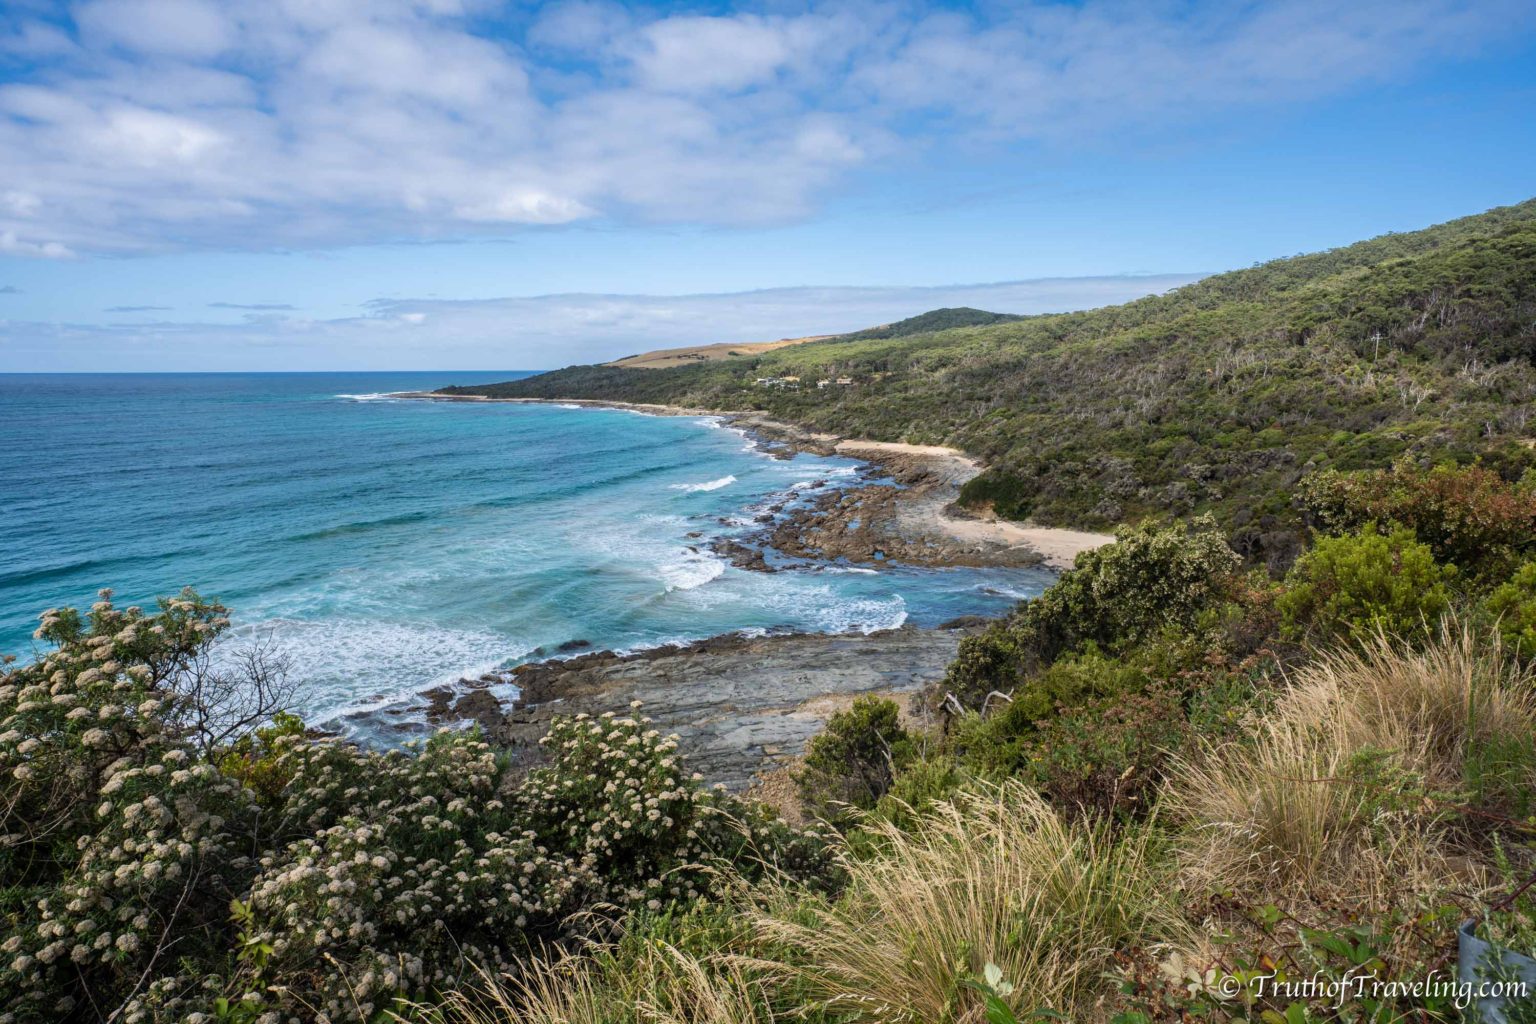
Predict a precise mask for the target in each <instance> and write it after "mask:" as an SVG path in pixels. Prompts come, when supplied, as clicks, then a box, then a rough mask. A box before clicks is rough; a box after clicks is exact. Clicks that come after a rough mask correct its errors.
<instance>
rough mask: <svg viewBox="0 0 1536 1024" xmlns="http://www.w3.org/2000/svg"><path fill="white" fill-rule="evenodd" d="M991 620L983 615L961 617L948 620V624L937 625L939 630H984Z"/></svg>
mask: <svg viewBox="0 0 1536 1024" xmlns="http://www.w3.org/2000/svg"><path fill="white" fill-rule="evenodd" d="M991 623H992V620H991V619H989V618H987V617H986V616H985V615H961V616H959V617H957V618H953V619H950V620H949V621H948V622H941V623H939V628H940V629H951V630H956V629H985V628H986V627H987V626H989V625H991Z"/></svg>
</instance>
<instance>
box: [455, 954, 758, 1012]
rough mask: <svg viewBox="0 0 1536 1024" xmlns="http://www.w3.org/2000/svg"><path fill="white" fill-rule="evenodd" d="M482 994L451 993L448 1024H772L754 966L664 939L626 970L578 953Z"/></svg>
mask: <svg viewBox="0 0 1536 1024" xmlns="http://www.w3.org/2000/svg"><path fill="white" fill-rule="evenodd" d="M480 988H481V991H480V992H479V993H478V994H466V993H463V992H460V993H455V994H453V995H451V996H449V998H448V1000H447V1001H446V1002H445V1003H443V1004H441V1005H440V1006H439V1007H437V1008H436V1009H437V1012H439V1013H440V1014H442V1017H443V1020H444V1022H445V1024H619V1022H631V1021H633V1022H642V1021H643V1022H647V1024H770V1022H771V1020H772V1016H771V1014H770V1012H769V1010H768V1009H767V1006H768V1003H769V992H768V990H767V988H766V985H765V983H764V981H763V980H762V979H761V978H760V977H756V976H754V975H753V974H752V973H751V972H750V970H749V969H748V965H747V962H746V961H744V960H741V959H740V958H737V957H734V956H730V955H728V954H719V955H713V956H709V957H705V958H700V957H696V956H694V955H692V954H689V953H687V952H684V951H683V950H680V949H677V948H676V947H674V946H670V945H668V944H666V943H663V942H656V943H652V944H649V945H647V946H646V947H645V948H644V950H643V951H642V952H641V953H640V954H639V955H638V956H636V957H633V958H629V957H626V958H625V960H624V961H623V964H622V966H619V965H618V964H617V963H616V962H615V961H613V960H604V959H599V958H598V957H594V956H584V955H571V956H565V957H561V958H558V959H532V960H529V961H528V962H527V963H526V964H525V965H524V969H523V971H522V973H521V974H519V975H505V976H503V977H501V978H491V977H486V978H485V979H484V984H483V985H481V986H480Z"/></svg>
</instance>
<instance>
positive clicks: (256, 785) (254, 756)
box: [218, 711, 304, 807]
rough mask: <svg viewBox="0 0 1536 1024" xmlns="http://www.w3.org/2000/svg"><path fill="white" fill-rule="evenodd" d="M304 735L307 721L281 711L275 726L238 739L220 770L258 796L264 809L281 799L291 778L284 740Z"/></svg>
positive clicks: (275, 717)
mask: <svg viewBox="0 0 1536 1024" xmlns="http://www.w3.org/2000/svg"><path fill="white" fill-rule="evenodd" d="M303 735H304V720H303V719H302V718H300V717H299V716H298V715H295V714H290V713H289V712H286V711H279V712H277V713H276V714H275V715H273V716H272V724H271V725H266V726H262V727H260V728H258V729H255V730H253V731H251V732H248V733H246V734H245V735H243V736H239V737H237V738H236V739H235V740H234V742H232V743H231V744H230V745H229V747H228V749H227V750H226V751H224V752H223V753H222V754H221V755H220V756H219V759H218V764H219V770H220V771H222V772H223V773H224V774H225V775H227V776H229V777H230V778H231V779H234V780H235V781H236V782H239V783H240V784H241V785H243V786H245V787H246V788H247V789H249V790H251V791H252V792H253V793H255V794H256V798H257V799H258V800H259V801H260V802H261V803H262V805H263V806H268V807H270V806H273V805H275V804H277V802H278V801H279V800H280V799H281V798H282V793H283V790H284V789H286V788H287V787H288V783H289V782H290V781H292V776H291V775H290V774H289V773H288V771H287V769H286V768H285V767H284V765H283V764H282V763H281V760H280V755H281V753H282V750H283V746H284V744H283V742H282V741H283V740H285V739H288V738H290V737H297V736H303Z"/></svg>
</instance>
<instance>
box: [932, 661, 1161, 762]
mask: <svg viewBox="0 0 1536 1024" xmlns="http://www.w3.org/2000/svg"><path fill="white" fill-rule="evenodd" d="M1149 683H1150V680H1149V679H1148V677H1147V675H1146V674H1145V673H1144V672H1142V671H1141V670H1140V669H1139V668H1136V667H1134V666H1131V665H1127V664H1125V663H1124V662H1122V661H1120V660H1118V659H1115V658H1108V657H1105V656H1104V655H1102V654H1100V653H1099V652H1098V651H1097V650H1089V651H1088V652H1086V653H1084V654H1081V655H1072V656H1070V657H1067V658H1063V659H1062V660H1061V661H1058V662H1056V663H1055V664H1054V665H1052V666H1050V667H1049V668H1047V669H1045V670H1044V671H1043V672H1040V673H1039V674H1037V675H1035V676H1032V677H1030V678H1029V679H1028V680H1026V681H1025V682H1023V683H1021V684H1020V686H1019V687H1018V688H1017V689H1015V690H1014V691H1013V693H1012V700H1010V701H997V702H995V703H994V705H993V707H994V710H993V711H992V713H991V714H990V715H987V716H985V717H983V716H981V715H979V714H970V715H967V716H965V718H964V719H962V720H960V721H959V722H958V723H956V725H955V727H954V729H953V731H952V734H951V744H950V745H951V747H952V748H953V749H954V750H956V751H958V752H959V756H960V758H961V761H962V763H963V764H964V765H965V766H966V768H968V769H969V770H971V771H973V772H977V773H979V774H986V775H1012V774H1016V773H1018V772H1021V771H1027V770H1028V769H1029V766H1030V762H1031V759H1032V758H1033V757H1034V756H1035V755H1036V752H1037V747H1038V742H1037V741H1038V737H1039V734H1040V731H1041V728H1042V727H1043V725H1044V723H1045V721H1046V720H1048V719H1052V718H1054V717H1055V716H1057V715H1059V714H1062V713H1064V712H1066V711H1069V710H1072V709H1076V708H1080V707H1082V706H1084V705H1087V704H1097V703H1098V702H1099V701H1100V700H1102V699H1104V698H1119V697H1123V696H1127V695H1131V694H1137V693H1140V692H1142V691H1143V690H1145V689H1146V688H1147V686H1148V685H1149Z"/></svg>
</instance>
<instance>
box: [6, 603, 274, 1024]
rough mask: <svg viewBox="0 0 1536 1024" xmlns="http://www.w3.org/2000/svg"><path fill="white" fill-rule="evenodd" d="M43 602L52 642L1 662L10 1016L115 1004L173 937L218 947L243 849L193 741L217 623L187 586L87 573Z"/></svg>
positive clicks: (244, 842)
mask: <svg viewBox="0 0 1536 1024" xmlns="http://www.w3.org/2000/svg"><path fill="white" fill-rule="evenodd" d="M101 597H102V599H101V600H100V601H98V602H97V603H96V604H95V605H93V606H92V608H91V610H90V612H89V614H88V615H86V616H83V617H82V616H81V615H80V614H79V613H78V612H76V611H74V610H73V609H64V610H50V611H48V612H46V613H44V615H43V617H42V624H41V626H40V627H39V629H38V631H37V637H38V638H39V639H41V640H44V641H48V642H51V643H52V644H54V645H56V647H55V649H54V650H52V651H50V652H48V653H46V654H44V655H43V656H41V657H40V658H39V659H38V660H36V661H34V662H33V663H31V664H29V665H26V666H22V667H19V668H17V667H13V666H11V665H7V666H6V667H5V669H4V672H3V675H0V785H3V789H0V890H4V891H6V892H8V893H9V894H11V897H12V898H11V899H9V900H8V901H7V903H6V916H5V925H6V927H5V931H6V933H7V936H8V937H7V939H6V942H5V944H4V947H3V951H4V956H3V958H0V996H3V998H0V1003H3V1004H4V1005H5V1006H6V1012H7V1013H9V1014H12V1015H13V1018H12V1019H16V1020H46V1021H57V1020H68V1019H70V1018H71V1017H72V1016H85V1015H88V1014H92V1013H95V1012H96V1009H95V1008H97V1007H102V1006H110V1007H112V1008H116V1007H118V1006H119V1005H121V1004H122V1003H124V1002H125V1001H128V1000H130V999H131V998H132V997H133V996H134V995H135V994H136V993H137V989H136V986H137V985H138V984H140V983H141V982H142V980H143V979H144V978H145V977H146V976H148V975H150V974H151V973H152V972H153V971H154V970H155V969H156V967H157V966H158V967H159V968H161V969H165V968H167V967H170V966H171V965H170V962H169V959H168V958H166V959H162V958H161V953H162V951H163V950H164V948H165V947H166V946H167V945H170V944H174V945H175V946H176V949H177V952H178V954H179V955H181V956H184V957H187V958H192V959H196V958H199V957H216V956H218V955H219V954H220V953H221V952H222V951H223V950H224V949H225V948H226V947H227V945H228V943H229V941H230V938H231V931H230V928H229V922H228V906H229V901H230V899H231V898H232V897H234V896H236V895H238V894H239V893H240V892H242V891H243V889H244V887H245V885H246V884H247V882H248V880H249V878H250V877H251V875H252V874H253V873H254V871H255V867H256V865H255V864H254V862H253V861H252V859H251V852H252V845H253V844H252V842H251V838H252V837H253V836H255V835H256V834H257V824H258V821H257V818H256V815H255V807H254V802H253V800H252V798H251V796H250V794H249V793H248V792H247V791H245V790H244V789H243V788H242V787H240V786H239V785H238V784H236V783H235V782H233V781H232V780H230V779H228V778H226V777H225V776H223V775H222V774H221V773H220V772H219V771H218V770H217V769H216V768H215V767H214V766H212V765H210V764H207V763H205V762H202V761H201V760H200V758H199V757H198V756H197V751H198V744H197V740H198V739H199V736H200V733H199V730H198V729H197V727H196V726H195V724H191V723H195V722H197V721H199V720H204V719H206V715H205V714H203V712H205V711H207V710H208V709H207V707H206V706H204V705H196V706H194V699H193V695H195V694H197V693H200V692H206V690H205V687H204V685H203V684H204V683H205V682H206V679H205V677H204V676H203V675H202V674H201V673H202V672H203V670H204V669H205V668H206V665H205V663H204V662H202V661H201V660H200V659H199V652H201V651H202V650H204V649H205V648H206V645H207V644H208V642H209V641H210V640H211V639H212V638H213V637H215V636H217V635H218V634H219V633H220V632H222V631H223V630H224V629H225V628H226V627H227V626H228V625H229V620H228V619H227V618H226V617H225V615H224V609H223V608H221V607H219V606H218V605H216V604H211V603H208V602H205V601H203V600H201V599H200V598H198V597H197V596H196V595H195V594H192V593H190V592H187V593H184V594H183V595H182V596H181V597H178V598H176V599H173V600H164V601H161V602H160V607H159V611H158V613H157V614H153V615H150V614H146V613H144V612H143V610H142V609H139V608H136V607H135V608H127V609H118V608H116V607H114V606H113V605H112V603H111V601H110V593H109V592H107V591H103V592H102V594H101Z"/></svg>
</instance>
